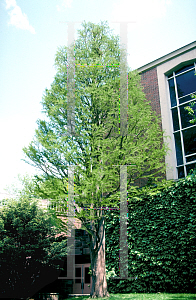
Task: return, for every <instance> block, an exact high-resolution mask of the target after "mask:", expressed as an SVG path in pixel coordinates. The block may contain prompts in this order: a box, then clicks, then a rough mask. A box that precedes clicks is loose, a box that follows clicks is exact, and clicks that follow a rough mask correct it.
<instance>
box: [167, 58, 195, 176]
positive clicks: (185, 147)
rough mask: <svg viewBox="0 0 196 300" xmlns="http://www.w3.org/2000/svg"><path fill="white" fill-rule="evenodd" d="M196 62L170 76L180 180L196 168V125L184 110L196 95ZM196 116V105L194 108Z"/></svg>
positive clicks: (169, 82)
mask: <svg viewBox="0 0 196 300" xmlns="http://www.w3.org/2000/svg"><path fill="white" fill-rule="evenodd" d="M195 72H196V62H195V63H193V64H191V65H187V66H184V67H183V68H181V69H179V70H177V71H175V72H172V73H171V74H169V76H168V78H167V80H168V84H169V93H170V102H171V114H172V120H173V134H174V139H175V148H176V162H177V166H176V167H177V172H178V178H183V177H185V176H187V175H188V173H189V172H190V170H191V169H194V168H195V167H196V124H194V125H193V124H191V123H190V122H189V121H190V120H191V119H192V116H190V115H189V114H188V111H187V110H185V109H184V108H185V107H186V106H188V105H190V103H191V102H192V101H194V99H193V98H192V97H191V95H193V94H196V75H195ZM193 110H194V111H195V115H196V104H195V105H194V107H193Z"/></svg>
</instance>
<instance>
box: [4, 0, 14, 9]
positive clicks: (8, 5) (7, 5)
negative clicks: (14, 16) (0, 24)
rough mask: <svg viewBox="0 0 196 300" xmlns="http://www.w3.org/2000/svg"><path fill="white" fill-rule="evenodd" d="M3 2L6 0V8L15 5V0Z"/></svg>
mask: <svg viewBox="0 0 196 300" xmlns="http://www.w3.org/2000/svg"><path fill="white" fill-rule="evenodd" d="M5 2H6V9H9V8H10V7H15V6H16V0H5Z"/></svg>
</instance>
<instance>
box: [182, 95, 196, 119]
mask: <svg viewBox="0 0 196 300" xmlns="http://www.w3.org/2000/svg"><path fill="white" fill-rule="evenodd" d="M192 98H193V99H194V98H195V99H196V95H192ZM195 104H196V102H195V101H193V102H191V104H190V105H189V106H186V107H185V108H184V109H185V110H186V111H188V114H189V115H190V116H192V117H193V119H192V120H190V121H189V122H190V123H191V124H195V123H196V117H195V111H194V109H193V107H194V106H195Z"/></svg>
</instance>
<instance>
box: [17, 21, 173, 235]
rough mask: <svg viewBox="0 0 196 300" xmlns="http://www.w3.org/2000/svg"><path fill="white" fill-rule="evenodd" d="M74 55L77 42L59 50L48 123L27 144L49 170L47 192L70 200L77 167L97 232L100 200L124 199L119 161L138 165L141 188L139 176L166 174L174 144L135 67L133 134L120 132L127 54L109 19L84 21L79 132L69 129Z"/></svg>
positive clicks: (46, 106)
mask: <svg viewBox="0 0 196 300" xmlns="http://www.w3.org/2000/svg"><path fill="white" fill-rule="evenodd" d="M71 53H72V54H73V47H70V48H67V47H61V48H59V49H58V51H57V55H56V58H55V65H56V69H57V74H56V76H55V78H54V82H53V83H52V84H51V88H50V89H46V91H45V94H44V97H43V101H42V104H43V110H44V112H45V114H46V116H47V117H48V121H42V120H38V129H37V130H36V134H35V138H34V140H33V141H32V143H31V144H30V145H29V146H28V147H26V148H24V149H23V150H24V153H25V154H26V161H27V162H28V163H30V164H32V165H34V166H35V167H37V168H39V169H40V170H42V172H43V174H44V175H43V176H39V177H38V176H37V178H36V180H37V184H38V189H39V192H41V193H42V197H43V196H44V197H45V198H48V199H54V200H56V202H58V200H59V198H60V200H61V199H63V198H64V199H66V200H67V193H68V187H67V186H68V167H69V166H70V165H74V166H75V167H74V175H75V178H74V188H75V194H76V199H75V201H76V204H77V205H78V206H79V207H86V208H88V210H85V211H84V210H82V211H81V210H77V212H76V216H77V217H78V218H80V219H81V220H82V222H83V224H84V225H85V228H86V229H88V232H89V233H90V229H89V226H88V225H89V220H99V219H100V218H102V212H101V211H98V210H96V209H95V210H92V209H91V208H92V206H93V207H95V208H99V207H106V206H112V207H118V205H119V194H120V167H114V165H124V164H127V165H131V166H130V167H128V168H127V172H128V191H129V194H133V193H134V192H135V191H136V188H135V187H133V185H132V183H133V181H134V180H136V179H138V178H140V179H141V178H146V177H148V178H151V179H153V180H154V181H155V182H156V181H158V180H159V177H161V178H163V174H164V172H165V161H164V156H165V154H166V152H167V150H168V148H167V146H166V145H165V144H163V143H162V139H163V133H162V132H161V129H160V124H159V123H160V121H159V118H158V117H157V116H156V114H155V113H154V112H152V109H151V106H150V105H149V103H148V102H147V101H146V99H145V95H144V93H143V92H142V87H141V83H140V76H139V75H138V74H137V73H136V72H129V78H128V90H129V93H128V95H129V98H128V134H127V135H125V136H122V135H120V134H119V88H120V68H119V66H120V56H121V58H122V57H123V55H124V54H123V51H122V50H121V49H120V43H119V37H118V36H114V35H113V34H112V32H111V30H110V29H109V27H108V25H107V23H101V24H99V25H95V24H93V23H90V22H89V23H83V28H82V29H81V30H80V31H79V37H78V39H77V40H76V42H75V46H74V57H75V60H74V63H75V75H74V79H75V111H74V113H75V126H74V129H75V133H74V134H72V135H69V134H68V126H69V122H68V117H67V113H68V111H69V105H68V98H69V97H68V94H69V92H70V91H69V90H68V87H67V65H69V68H72V60H73V57H72V56H71ZM69 57H71V60H68V58H69ZM70 61H71V62H70ZM68 70H69V69H68ZM158 175H159V176H158ZM157 184H158V183H157ZM66 200H65V201H66ZM64 207H66V205H64ZM87 227H88V228H87ZM91 234H92V231H91Z"/></svg>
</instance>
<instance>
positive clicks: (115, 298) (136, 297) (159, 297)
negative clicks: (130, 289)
mask: <svg viewBox="0 0 196 300" xmlns="http://www.w3.org/2000/svg"><path fill="white" fill-rule="evenodd" d="M68 299H69V300H70V299H72V300H73V299H77V300H87V299H91V298H89V296H81V297H72V298H68ZM100 299H108V300H120V299H131V300H177V299H180V300H187V299H188V300H196V294H168V293H156V294H155V293H154V294H138V293H137V294H110V298H100ZM65 300H67V299H65Z"/></svg>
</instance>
